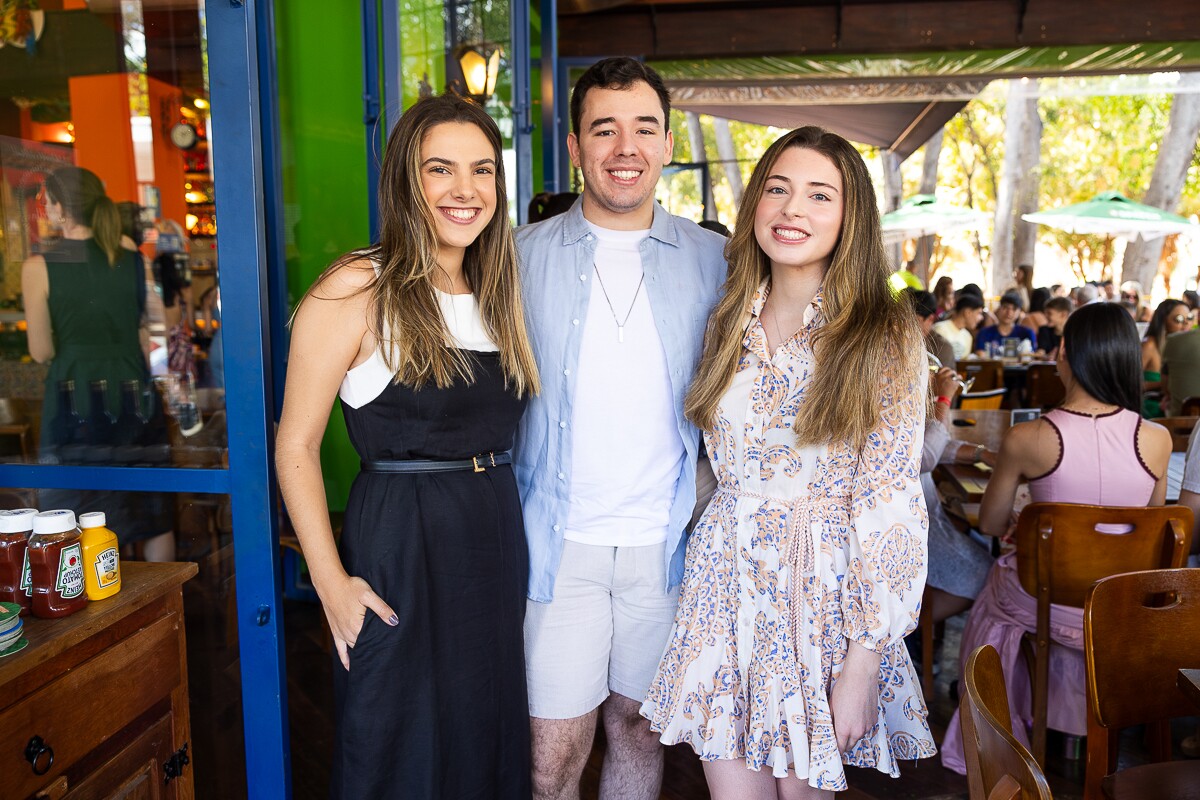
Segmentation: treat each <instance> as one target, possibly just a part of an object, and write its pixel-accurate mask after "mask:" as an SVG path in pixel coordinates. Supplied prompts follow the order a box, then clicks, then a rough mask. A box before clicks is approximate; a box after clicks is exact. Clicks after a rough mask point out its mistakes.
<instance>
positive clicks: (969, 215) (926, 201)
mask: <svg viewBox="0 0 1200 800" xmlns="http://www.w3.org/2000/svg"><path fill="white" fill-rule="evenodd" d="M987 220H988V215H987V214H985V213H983V212H982V211H972V210H971V209H969V208H960V207H959V206H952V205H949V204H947V203H942V202H940V201H939V200H938V199H937V197H936V196H934V195H932V194H917V195H913V196H912V197H910V198H908V199H907V200H905V201H904V203H902V204H901V206H900V207H899V208H898V209H896V210H895V211H892V212H889V213H887V214H884V215H883V217H882V218H881V219H880V222H881V223H882V224H883V240H884V241H885V242H887V243H888V244H894V243H896V242H902V241H904V240H905V239H914V238H917V237H920V236H932V235H933V234H942V233H950V232H951V231H961V230H971V229H973V228H978V227H980V226H982V225H985V224H986V223H987Z"/></svg>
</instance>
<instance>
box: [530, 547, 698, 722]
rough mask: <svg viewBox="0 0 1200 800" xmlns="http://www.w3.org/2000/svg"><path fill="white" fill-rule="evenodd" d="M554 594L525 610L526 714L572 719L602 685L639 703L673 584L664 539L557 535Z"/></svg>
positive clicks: (597, 698) (675, 596)
mask: <svg viewBox="0 0 1200 800" xmlns="http://www.w3.org/2000/svg"><path fill="white" fill-rule="evenodd" d="M563 545H564V546H563V555H562V563H561V565H560V566H559V569H558V575H557V576H556V578H555V581H554V600H553V602H550V603H535V602H533V601H532V600H531V601H529V602H528V603H527V605H526V611H525V670H526V674H527V675H528V677H529V715H530V716H533V717H538V718H540V719H573V718H575V717H581V716H583V715H584V714H586V713H588V712H589V711H591V710H592V709H594V708H596V707H597V706H599V705H600V704H601V703H602V702H604V699H605V698H606V697H608V695H609V692H610V691H612V692H616V693H617V694H620V695H624V696H625V697H628V698H629V699H630V700H633V701H635V702H637V703H641V702H642V701H643V700H645V698H646V692H647V691H648V690H649V689H650V682H651V681H652V680H654V674H655V672H656V671H657V670H658V662H659V660H660V659H661V658H662V654H663V650H664V648H666V646H667V638H668V636H670V633H671V625H672V623H673V622H674V621H675V608H676V606H677V605H678V604H679V587H678V586H676V587H674V588H673V589H672V590H671V591H670V592H664V587H665V586H666V583H667V580H666V572H665V570H666V564H665V558H664V555H663V548H665V547H666V544H665V543H660V544H655V545H648V546H646V547H600V546H596V545H589V544H579V543H578V542H571V541H567V542H564V543H563Z"/></svg>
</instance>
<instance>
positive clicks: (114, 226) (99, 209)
mask: <svg viewBox="0 0 1200 800" xmlns="http://www.w3.org/2000/svg"><path fill="white" fill-rule="evenodd" d="M45 185H46V194H47V195H48V196H49V197H50V199H51V200H53V201H54V202H56V203H58V204H59V205H61V206H62V207H63V213H64V214H65V215H66V216H67V217H69V218H70V219H71V221H72V222H74V223H75V224H77V225H86V226H88V227H89V228H91V229H92V238H93V239H95V240H96V244H97V245H99V247H100V249H101V250H103V251H104V255H105V256H106V257H107V258H108V265H109V266H110V267H111V266H114V265H115V264H116V263H117V257H118V256H120V255H121V212H120V211H119V210H118V209H117V205H116V203H114V202H113V201H112V199H111V198H109V196H108V195H107V194H105V192H104V184H103V183H101V181H100V179H99V178H98V177H96V173H94V172H92V171H91V170H89V169H84V168H83V167H60V168H59V169H56V170H54V172H52V173H50V174H49V175H47V176H46V184H45Z"/></svg>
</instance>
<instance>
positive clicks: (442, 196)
mask: <svg viewBox="0 0 1200 800" xmlns="http://www.w3.org/2000/svg"><path fill="white" fill-rule="evenodd" d="M421 191H422V192H423V193H424V195H425V202H426V203H428V204H429V210H430V213H431V214H432V215H433V220H434V225H435V228H436V230H437V240H438V262H439V263H441V264H443V266H446V265H448V264H450V263H454V264H461V263H462V257H463V252H464V251H465V250H466V248H467V247H468V246H469V245H471V244H472V243H473V242H474V241H475V240H476V239H477V238H478V237H479V234H480V233H482V232H483V229H484V228H486V227H487V225H488V223H489V222H491V220H492V216H493V215H494V214H495V213H496V154H495V152H494V151H493V150H492V146H491V144H490V143H489V142H488V139H487V136H485V135H484V133H483V131H481V130H480V129H479V128H478V127H477V126H475V125H472V124H471V123H468V122H444V123H442V124H440V125H435V126H434V127H432V128H430V129H429V132H428V133H427V134H425V138H424V139H423V140H422V142H421Z"/></svg>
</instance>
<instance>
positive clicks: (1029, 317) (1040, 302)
mask: <svg viewBox="0 0 1200 800" xmlns="http://www.w3.org/2000/svg"><path fill="white" fill-rule="evenodd" d="M1049 300H1050V290H1049V289H1047V288H1046V287H1045V286H1039V287H1038V288H1036V289H1034V290H1033V294H1032V295H1031V296H1030V298H1029V311H1028V313H1026V314H1025V316H1024V317H1022V318H1021V324H1022V325H1024V326H1025V327H1026V328H1029V330H1031V331H1036V330H1038V329H1039V328H1041V327H1042V326H1043V325H1045V324H1047V323H1046V303H1047V302H1048V301H1049Z"/></svg>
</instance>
